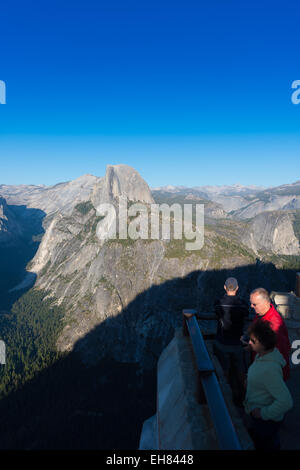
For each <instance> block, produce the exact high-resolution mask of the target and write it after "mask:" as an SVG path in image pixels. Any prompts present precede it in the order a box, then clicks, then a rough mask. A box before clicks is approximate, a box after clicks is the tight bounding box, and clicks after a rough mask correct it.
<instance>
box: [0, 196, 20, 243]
mask: <svg viewBox="0 0 300 470" xmlns="http://www.w3.org/2000/svg"><path fill="white" fill-rule="evenodd" d="M22 234H23V231H22V227H21V225H20V223H19V221H18V220H17V218H16V216H15V214H14V212H13V211H12V209H11V208H10V207H9V206H8V205H7V203H6V200H5V199H4V198H3V197H1V196H0V243H2V244H3V243H15V242H16V240H18V238H19V237H21V236H22Z"/></svg>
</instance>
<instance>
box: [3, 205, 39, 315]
mask: <svg viewBox="0 0 300 470" xmlns="http://www.w3.org/2000/svg"><path fill="white" fill-rule="evenodd" d="M9 209H10V211H11V212H12V213H13V214H14V216H15V218H16V220H17V222H18V224H19V225H20V228H21V233H20V234H17V235H16V236H14V237H13V238H12V240H11V242H9V243H5V244H3V243H1V245H0V260H1V263H0V313H1V311H2V312H3V311H6V312H7V311H9V310H10V309H11V307H12V305H13V303H14V302H15V301H16V300H17V299H19V298H20V297H21V296H22V295H23V294H24V293H25V292H27V291H28V290H29V289H30V288H31V287H32V285H33V284H34V282H35V279H36V276H35V275H34V274H33V273H32V274H31V275H29V276H28V273H27V271H26V266H27V264H28V263H29V261H31V260H32V258H33V257H34V255H35V254H36V252H37V250H38V247H39V244H40V241H41V238H42V236H43V234H44V232H45V230H44V228H43V225H42V222H43V219H44V217H45V216H46V214H45V212H43V211H42V210H40V209H30V208H27V207H26V206H14V205H9ZM26 276H27V281H28V282H26V283H25V285H24V286H23V288H22V286H20V287H21V288H20V289H19V288H18V289H17V290H13V291H12V290H11V289H14V287H16V286H18V285H19V284H20V283H21V282H22V281H23V280H24V279H25V277H26Z"/></svg>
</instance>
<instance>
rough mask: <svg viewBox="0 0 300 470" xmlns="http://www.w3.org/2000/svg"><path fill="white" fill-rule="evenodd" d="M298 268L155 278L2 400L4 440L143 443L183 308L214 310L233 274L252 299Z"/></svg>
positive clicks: (20, 445)
mask: <svg viewBox="0 0 300 470" xmlns="http://www.w3.org/2000/svg"><path fill="white" fill-rule="evenodd" d="M295 273H296V270H292V269H290V270H278V269H276V268H275V266H274V265H272V264H262V263H260V262H257V263H256V264H254V265H248V266H242V267H236V268H234V269H222V270H219V271H216V270H215V271H194V272H192V273H190V274H189V275H188V276H186V277H184V278H176V279H172V280H169V281H166V282H164V283H163V284H161V285H153V286H152V287H151V288H150V289H148V290H146V291H144V292H142V293H141V294H139V295H138V296H137V297H136V298H135V299H134V300H133V301H132V302H131V303H130V304H129V305H128V306H127V307H126V308H125V309H123V311H122V312H120V313H119V314H118V315H117V316H115V317H113V318H109V319H106V320H105V321H103V322H102V323H101V324H100V325H98V326H97V327H95V328H94V329H93V330H92V331H90V332H89V333H88V334H87V335H86V336H85V337H83V338H82V339H80V340H78V341H77V343H76V344H75V347H74V349H73V351H72V352H70V353H67V354H65V355H64V356H63V357H61V358H60V359H59V360H58V361H57V362H56V363H54V364H53V365H51V366H50V367H48V368H47V369H44V370H43V371H42V372H40V373H39V374H38V375H37V376H36V378H35V379H33V380H31V381H30V382H28V383H26V384H25V385H24V386H23V387H22V388H21V389H19V390H18V391H17V392H14V393H11V394H10V395H9V396H7V397H6V398H4V399H2V400H1V402H0V413H1V423H0V448H2V449H11V448H14V449H16V448H17V449H136V448H138V444H139V437H140V433H141V429H142V424H143V421H144V420H145V419H147V418H148V417H150V416H152V415H153V414H154V413H155V411H156V364H157V359H158V358H159V355H160V353H161V352H162V350H163V349H164V348H165V347H166V346H167V344H168V343H169V341H170V340H171V339H172V337H173V334H174V328H176V327H180V326H181V322H182V318H181V312H182V309H183V308H193V307H196V306H197V308H198V310H199V311H203V312H207V311H211V310H212V307H213V303H214V301H215V300H216V299H217V298H218V297H220V296H221V295H223V292H224V291H223V285H224V280H225V279H226V277H228V276H234V277H236V278H237V279H238V280H239V283H240V295H241V296H242V297H244V298H245V299H247V300H248V298H249V293H250V291H251V290H252V289H254V288H255V287H258V286H261V287H265V288H266V289H268V290H269V291H271V290H277V291H291V290H294V287H295ZM8 354H9V351H8ZM121 359H122V360H121ZM85 362H89V363H90V365H89V367H87V366H86V365H84V363H85Z"/></svg>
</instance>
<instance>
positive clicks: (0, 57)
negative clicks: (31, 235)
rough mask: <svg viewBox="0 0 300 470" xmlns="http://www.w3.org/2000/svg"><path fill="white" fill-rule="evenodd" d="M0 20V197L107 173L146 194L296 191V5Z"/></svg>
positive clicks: (18, 6)
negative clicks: (135, 183)
mask: <svg viewBox="0 0 300 470" xmlns="http://www.w3.org/2000/svg"><path fill="white" fill-rule="evenodd" d="M0 16H1V29H0V44H1V52H0V80H4V81H5V82H6V86H7V104H5V105H0V159H1V173H0V175H1V177H0V184H22V183H24V184H29V183H32V184H55V183H57V182H60V181H66V180H70V179H74V178H76V177H78V176H80V175H82V174H84V173H92V174H94V175H97V176H102V175H104V173H105V167H106V165H107V164H117V163H126V164H128V165H131V166H133V167H135V168H136V169H137V170H138V171H139V172H140V173H141V175H142V176H143V177H144V178H145V180H146V181H147V182H148V184H149V185H150V186H152V187H154V186H161V185H166V184H174V185H186V186H198V185H206V184H233V183H241V184H256V185H265V186H275V185H279V184H283V183H291V182H293V181H296V180H297V179H300V171H299V170H300V104H299V105H293V104H292V102H291V95H292V91H293V90H292V89H291V84H292V82H293V81H294V80H300V28H299V21H300V4H299V1H296V0H295V1H288V0H286V1H276V0H272V1H265V0H251V1H250V0H226V1H224V0H206V1H200V0H198V1H189V0H185V1H183V0H182V1H176V0H172V1H165V0H160V1H156V0H150V1H148V0H139V1H129V0H120V1H116V0H103V1H101V0H98V1H96V0H93V1H92V0H84V1H83V0H80V1H78V0H72V1H66V0H65V1H64V0H60V1H57V0H52V1H47V0H45V1H43V0H39V1H35V0H32V1H26V2H25V1H14V0H10V1H9V2H3V3H2V4H1V9H0Z"/></svg>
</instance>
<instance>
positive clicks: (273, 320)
mask: <svg viewBox="0 0 300 470" xmlns="http://www.w3.org/2000/svg"><path fill="white" fill-rule="evenodd" d="M258 319H261V320H262V321H268V322H270V326H271V328H272V330H273V331H275V333H276V334H277V343H276V348H277V349H279V352H281V354H282V355H283V357H284V359H285V362H286V365H285V366H284V367H283V370H282V372H283V380H287V379H288V378H289V376H290V351H291V345H290V340H289V335H288V330H287V327H286V325H285V323H284V320H283V318H282V317H281V315H280V314H279V313H278V312H277V311H276V310H275V307H274V305H272V304H271V306H270V309H269V310H268V311H267V313H265V314H264V315H256V316H255V318H254V320H253V321H254V322H255V321H257V320H258ZM255 354H256V353H253V359H254V357H255Z"/></svg>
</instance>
